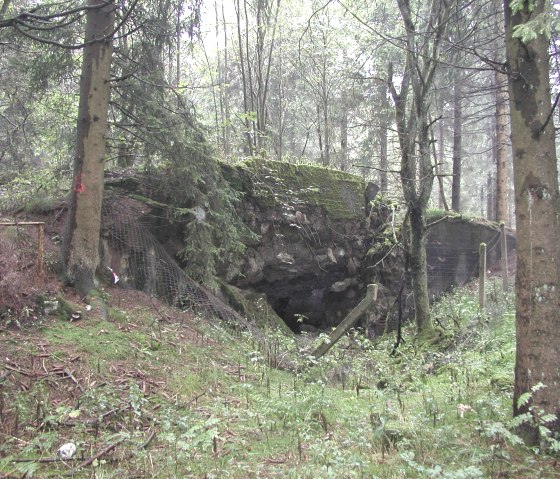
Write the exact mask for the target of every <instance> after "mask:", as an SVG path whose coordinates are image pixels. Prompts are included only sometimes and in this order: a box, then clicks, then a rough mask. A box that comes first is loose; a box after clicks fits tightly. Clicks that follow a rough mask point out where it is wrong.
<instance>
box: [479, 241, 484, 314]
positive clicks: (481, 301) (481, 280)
mask: <svg viewBox="0 0 560 479" xmlns="http://www.w3.org/2000/svg"><path fill="white" fill-rule="evenodd" d="M478 305H479V307H480V309H481V310H483V309H484V308H485V307H486V243H480V249H479V265H478Z"/></svg>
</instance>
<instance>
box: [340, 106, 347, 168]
mask: <svg viewBox="0 0 560 479" xmlns="http://www.w3.org/2000/svg"><path fill="white" fill-rule="evenodd" d="M341 108H342V116H341V118H340V169H341V170H342V171H346V170H347V169H348V105H347V98H343V105H341Z"/></svg>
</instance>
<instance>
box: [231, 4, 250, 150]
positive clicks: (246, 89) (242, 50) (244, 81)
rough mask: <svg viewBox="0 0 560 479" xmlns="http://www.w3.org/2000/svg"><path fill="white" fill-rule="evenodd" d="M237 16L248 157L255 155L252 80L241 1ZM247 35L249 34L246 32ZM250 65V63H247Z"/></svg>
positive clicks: (244, 145)
mask: <svg viewBox="0 0 560 479" xmlns="http://www.w3.org/2000/svg"><path fill="white" fill-rule="evenodd" d="M235 15H236V19H237V42H238V45H239V65H240V68H241V85H242V87H243V114H244V118H243V123H244V126H245V132H244V133H245V142H244V144H243V152H244V153H245V155H246V156H249V155H253V153H254V151H253V141H252V139H251V119H250V107H249V83H250V78H249V77H248V74H247V71H246V70H247V69H246V65H245V45H244V42H243V36H242V34H241V5H240V0H235ZM245 34H247V32H245ZM247 63H248V61H247Z"/></svg>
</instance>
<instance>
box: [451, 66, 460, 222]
mask: <svg viewBox="0 0 560 479" xmlns="http://www.w3.org/2000/svg"><path fill="white" fill-rule="evenodd" d="M454 82H455V85H454V90H453V182H452V184H451V209H452V210H453V211H460V210H461V161H462V149H463V132H462V126H463V105H462V100H463V91H462V90H463V88H462V87H463V72H462V71H461V70H460V69H457V70H456V71H455V78H454Z"/></svg>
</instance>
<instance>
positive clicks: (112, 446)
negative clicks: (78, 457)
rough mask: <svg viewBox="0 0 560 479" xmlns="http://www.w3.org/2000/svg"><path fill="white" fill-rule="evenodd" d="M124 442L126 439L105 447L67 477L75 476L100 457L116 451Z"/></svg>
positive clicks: (71, 470)
mask: <svg viewBox="0 0 560 479" xmlns="http://www.w3.org/2000/svg"><path fill="white" fill-rule="evenodd" d="M123 442H124V438H123V439H119V440H118V441H117V442H114V443H112V444H109V445H108V446H106V447H104V448H103V449H101V450H100V451H99V452H98V453H97V454H95V455H93V456H91V457H90V458H89V459H86V460H85V461H84V462H81V463H80V464H78V465H77V466H76V467H74V468H72V469H70V471H68V472H67V473H66V475H67V476H73V475H74V474H76V472H78V471H79V470H80V469H82V468H84V467H86V466H89V465H90V464H92V463H93V461H95V460H96V459H99V458H100V457H103V456H104V455H105V454H108V453H109V452H111V451H112V450H113V449H115V447H117V446H118V445H119V444H122V443H123Z"/></svg>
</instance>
